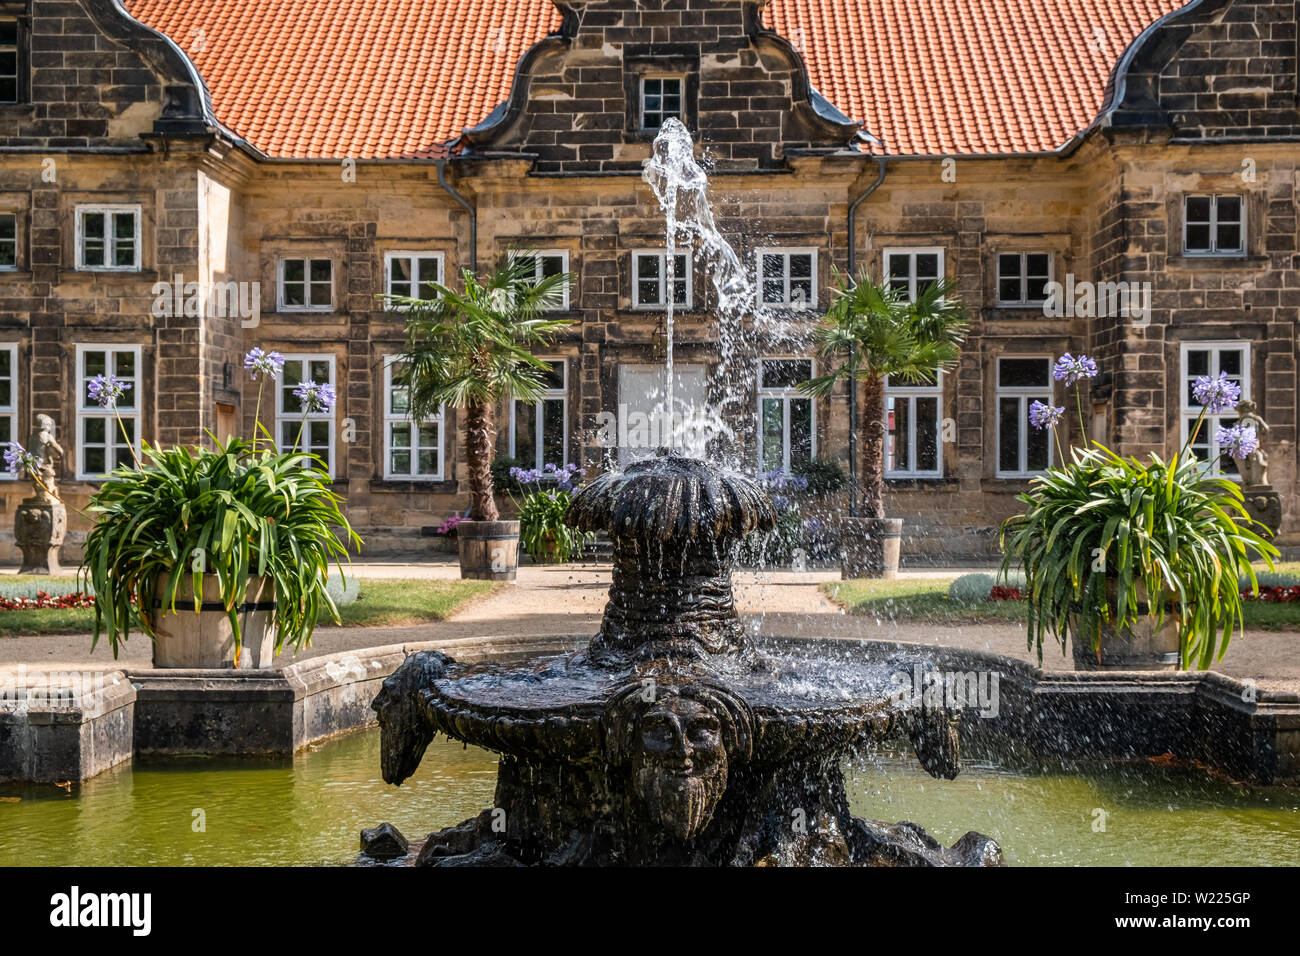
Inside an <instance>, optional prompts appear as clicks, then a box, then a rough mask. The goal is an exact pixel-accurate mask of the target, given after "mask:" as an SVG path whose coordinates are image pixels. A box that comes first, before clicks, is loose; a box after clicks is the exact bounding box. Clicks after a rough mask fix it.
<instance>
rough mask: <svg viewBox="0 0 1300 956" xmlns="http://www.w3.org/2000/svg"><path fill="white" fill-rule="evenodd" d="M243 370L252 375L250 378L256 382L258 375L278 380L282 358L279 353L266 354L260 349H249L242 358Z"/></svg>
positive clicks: (282, 363)
mask: <svg viewBox="0 0 1300 956" xmlns="http://www.w3.org/2000/svg"><path fill="white" fill-rule="evenodd" d="M244 368H245V369H247V370H248V371H249V372H251V373H252V378H253V380H254V381H257V376H258V374H259V373H261V374H263V375H266V376H268V377H270V378H279V377H280V372H281V370H282V369H283V368H284V356H283V355H281V354H280V353H279V352H266V351H263V350H262V349H258V348H254V349H250V350H249V352H248V354H247V355H245V356H244Z"/></svg>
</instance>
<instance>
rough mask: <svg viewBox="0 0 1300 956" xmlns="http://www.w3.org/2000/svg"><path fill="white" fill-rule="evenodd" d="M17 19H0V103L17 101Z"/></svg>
mask: <svg viewBox="0 0 1300 956" xmlns="http://www.w3.org/2000/svg"><path fill="white" fill-rule="evenodd" d="M19 53H20V51H19V49H18V21H17V20H15V19H14V18H12V17H5V18H4V19H0V103H17V102H18V61H19Z"/></svg>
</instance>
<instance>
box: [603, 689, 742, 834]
mask: <svg viewBox="0 0 1300 956" xmlns="http://www.w3.org/2000/svg"><path fill="white" fill-rule="evenodd" d="M752 741H753V719H752V717H751V716H750V714H749V710H748V708H747V707H746V706H745V704H744V702H743V701H741V700H740V699H739V698H737V697H735V696H734V695H733V694H731V693H730V692H729V691H728V690H726V689H725V688H722V687H717V686H713V685H710V684H692V685H687V686H683V687H663V686H661V685H654V684H642V683H636V684H632V685H629V686H628V687H626V688H624V689H623V690H622V691H620V692H619V693H618V694H616V695H615V696H614V699H613V701H612V703H611V706H610V709H609V711H608V712H607V715H606V751H607V754H608V756H609V758H610V762H611V764H616V765H622V766H624V767H626V769H627V772H628V773H629V774H630V777H631V784H632V786H631V790H632V792H633V793H634V794H635V795H636V796H637V797H638V798H639V799H640V801H641V807H642V810H643V811H644V813H645V816H646V819H647V820H648V821H649V822H650V823H651V824H652V825H653V826H655V827H657V828H659V829H660V830H662V831H663V832H665V833H668V834H670V835H671V836H673V837H675V838H677V839H679V840H689V839H692V838H694V837H696V836H698V835H699V834H700V832H701V831H702V830H704V828H705V827H706V826H708V824H709V821H710V820H711V819H712V818H713V811H714V810H715V809H716V807H717V805H718V802H719V801H720V800H721V799H722V795H723V793H725V792H726V789H727V775H728V769H729V767H730V764H731V762H732V761H733V760H734V761H736V762H742V761H744V760H747V759H749V757H750V755H751V753H752V746H753V744H752Z"/></svg>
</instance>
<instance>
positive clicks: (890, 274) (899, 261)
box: [885, 246, 943, 301]
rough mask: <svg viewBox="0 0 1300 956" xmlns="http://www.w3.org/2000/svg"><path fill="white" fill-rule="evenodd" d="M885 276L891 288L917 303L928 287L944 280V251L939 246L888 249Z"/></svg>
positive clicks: (886, 251)
mask: <svg viewBox="0 0 1300 956" xmlns="http://www.w3.org/2000/svg"><path fill="white" fill-rule="evenodd" d="M885 276H886V277H887V278H888V279H889V284H890V285H891V286H893V287H894V288H895V289H898V290H900V291H902V292H904V293H906V294H907V298H908V299H909V300H911V301H915V300H916V297H917V296H918V295H919V294H920V293H921V291H922V290H923V289H924V288H925V287H926V286H927V285H929V284H930V283H931V282H938V281H939V280H940V279H942V278H943V249H942V248H940V247H938V246H930V247H925V248H907V249H886V250H885Z"/></svg>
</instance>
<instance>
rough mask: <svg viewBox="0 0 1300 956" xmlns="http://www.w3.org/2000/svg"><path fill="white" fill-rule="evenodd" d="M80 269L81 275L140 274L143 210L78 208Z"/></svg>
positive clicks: (133, 208) (135, 207) (103, 207)
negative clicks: (100, 273) (94, 273)
mask: <svg viewBox="0 0 1300 956" xmlns="http://www.w3.org/2000/svg"><path fill="white" fill-rule="evenodd" d="M76 220H77V224H76V236H77V268H78V269H79V270H81V271H96V272H99V271H105V272H139V271H140V207H139V206H123V205H119V206H78V207H77V208H76Z"/></svg>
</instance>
